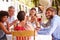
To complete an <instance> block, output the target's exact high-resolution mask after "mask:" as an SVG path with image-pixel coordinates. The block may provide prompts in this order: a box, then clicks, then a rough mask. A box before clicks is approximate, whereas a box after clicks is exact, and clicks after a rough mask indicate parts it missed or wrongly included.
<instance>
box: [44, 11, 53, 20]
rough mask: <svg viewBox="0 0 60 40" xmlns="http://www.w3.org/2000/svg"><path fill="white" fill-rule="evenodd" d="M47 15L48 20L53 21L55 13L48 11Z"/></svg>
mask: <svg viewBox="0 0 60 40" xmlns="http://www.w3.org/2000/svg"><path fill="white" fill-rule="evenodd" d="M45 15H46V18H47V19H52V18H53V12H52V11H50V10H48V11H46V13H45Z"/></svg>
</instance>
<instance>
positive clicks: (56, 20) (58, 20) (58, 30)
mask: <svg viewBox="0 0 60 40" xmlns="http://www.w3.org/2000/svg"><path fill="white" fill-rule="evenodd" d="M38 34H45V35H46V34H48V35H52V34H53V36H54V37H55V38H58V39H60V17H59V16H57V15H55V16H54V17H53V19H51V25H50V27H49V28H44V29H41V30H39V31H38Z"/></svg>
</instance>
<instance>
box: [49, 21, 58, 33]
mask: <svg viewBox="0 0 60 40" xmlns="http://www.w3.org/2000/svg"><path fill="white" fill-rule="evenodd" d="M57 26H58V22H57V20H55V21H54V22H53V24H52V28H51V29H50V32H49V34H52V33H53V32H54V31H55V29H56V28H57Z"/></svg>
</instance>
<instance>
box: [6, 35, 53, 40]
mask: <svg viewBox="0 0 60 40" xmlns="http://www.w3.org/2000/svg"><path fill="white" fill-rule="evenodd" d="M6 36H7V40H12V35H6ZM15 40H16V39H15ZM31 40H33V37H31ZM35 40H52V36H51V35H36V37H35Z"/></svg>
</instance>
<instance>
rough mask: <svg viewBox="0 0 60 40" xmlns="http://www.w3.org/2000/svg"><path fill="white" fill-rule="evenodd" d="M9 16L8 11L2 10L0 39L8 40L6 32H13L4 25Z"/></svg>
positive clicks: (0, 13) (0, 15) (0, 14)
mask: <svg viewBox="0 0 60 40" xmlns="http://www.w3.org/2000/svg"><path fill="white" fill-rule="evenodd" d="M7 18H8V12H6V11H0V40H7V38H6V34H11V32H9V31H8V30H7V29H6V27H5V25H4V22H6V21H7Z"/></svg>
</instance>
